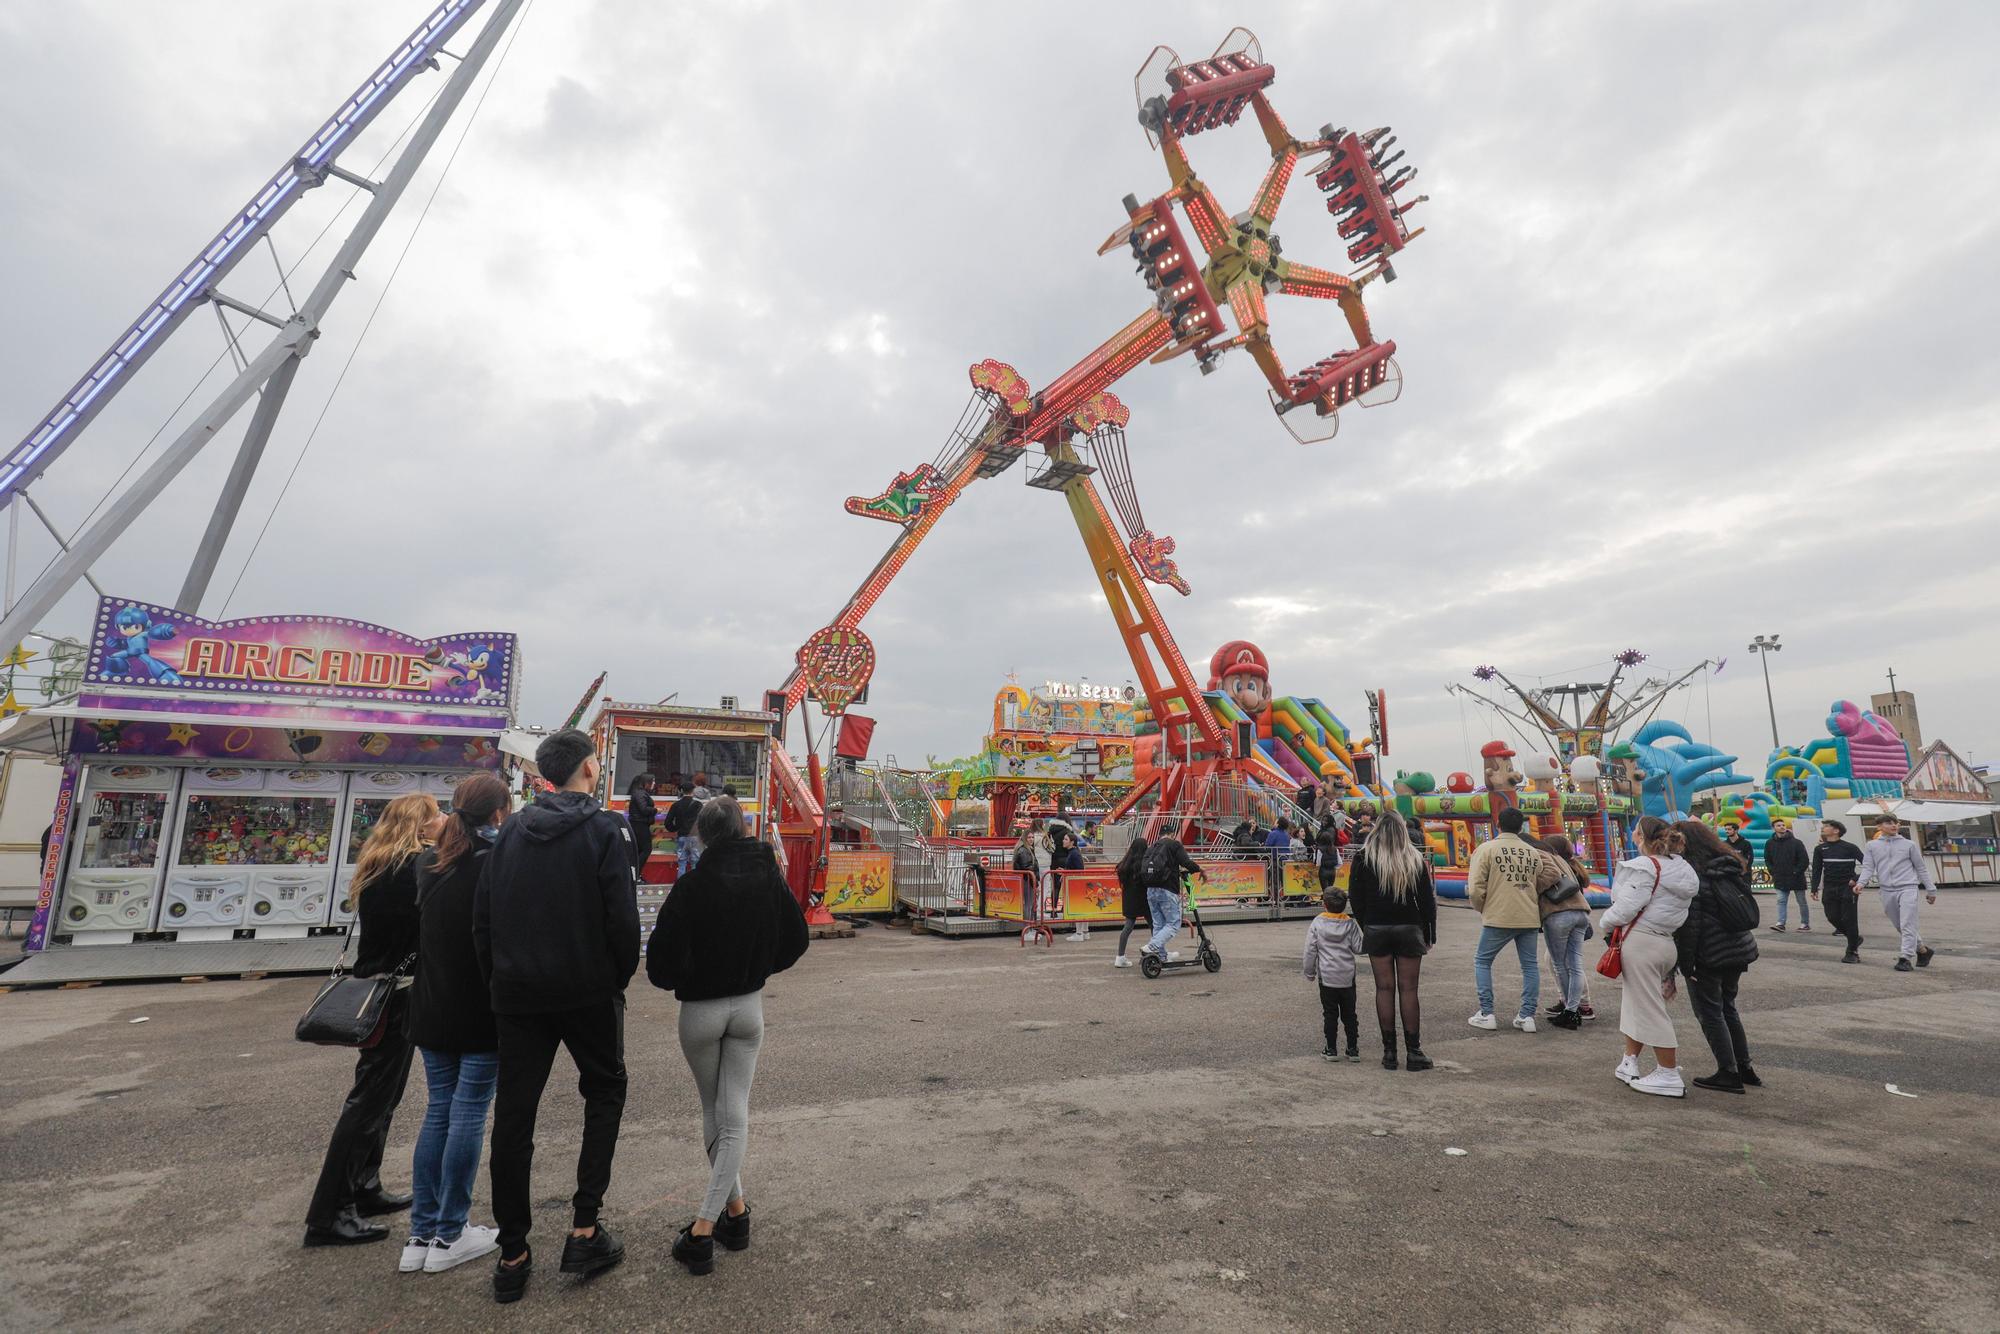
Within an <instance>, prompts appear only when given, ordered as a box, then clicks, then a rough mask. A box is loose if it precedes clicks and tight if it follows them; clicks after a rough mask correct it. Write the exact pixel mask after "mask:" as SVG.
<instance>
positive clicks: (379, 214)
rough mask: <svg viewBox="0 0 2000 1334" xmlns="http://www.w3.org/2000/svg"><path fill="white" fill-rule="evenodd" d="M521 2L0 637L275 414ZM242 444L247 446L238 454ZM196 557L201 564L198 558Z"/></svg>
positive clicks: (35, 617)
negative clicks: (270, 314) (294, 292)
mask: <svg viewBox="0 0 2000 1334" xmlns="http://www.w3.org/2000/svg"><path fill="white" fill-rule="evenodd" d="M524 3H525V0H499V3H498V4H497V5H496V6H495V7H494V10H493V15H492V17H491V18H490V19H488V20H487V23H486V26H485V27H484V28H482V29H480V31H479V36H478V37H476V38H474V39H473V42H472V45H471V46H469V47H468V48H467V49H466V52H465V55H464V57H463V58H462V59H461V60H460V61H459V63H458V65H457V66H456V67H455V68H454V69H453V70H452V72H451V77H450V78H449V79H448V80H446V82H445V86H444V88H443V89H442V90H440V91H439V93H438V96H437V101H435V102H434V103H432V104H431V108H430V110H429V111H428V112H427V113H425V115H424V118H423V120H422V121H421V123H419V124H418V126H417V128H416V131H415V132H414V133H413V134H412V135H411V136H410V142H409V145H408V146H407V147H405V148H404V149H403V152H402V155H401V156H400V157H398V158H397V159H396V165H395V166H393V167H391V168H390V169H389V174H388V175H387V176H385V177H383V178H382V180H381V181H379V182H377V183H375V184H374V186H373V187H372V190H373V195H372V198H370V200H369V201H368V207H367V208H366V209H364V210H363V211H362V214H361V217H360V219H359V220H358V221H357V222H356V223H355V224H354V230H353V231H351V232H349V233H348V235H347V240H346V241H344V242H343V243H342V244H341V247H340V250H339V253H337V254H336V255H335V256H334V257H333V260H332V262H331V263H330V264H328V265H327V268H326V271H325V272H324V273H322V274H321V275H320V278H319V281H318V282H317V283H316V284H314V286H313V290H312V292H311V293H310V294H309V295H307V297H306V299H305V301H304V303H303V304H301V305H300V307H299V310H298V313H297V314H295V315H293V316H292V317H291V318H290V319H289V320H286V321H285V322H284V324H283V327H282V328H281V329H280V330H279V332H278V335H277V337H276V338H274V339H273V340H272V341H271V343H270V344H269V345H268V346H267V347H265V349H264V350H263V351H262V352H260V353H258V354H257V355H256V356H254V357H252V358H251V359H250V361H249V363H248V364H247V365H245V366H244V368H243V369H242V370H241V371H239V372H238V373H237V375H236V378H235V379H233V380H231V381H230V383H229V384H228V385H227V386H225V387H224V388H223V390H222V392H221V393H219V394H217V395H216V396H215V398H214V399H213V400H211V401H210V403H209V405H208V406H207V407H206V408H205V409H203V410H202V412H201V415H200V416H198V417H196V418H195V419H194V420H193V421H192V422H190V423H189V424H188V426H187V429H186V430H184V431H182V432H181V433H180V435H179V436H178V437H176V438H175V440H174V442H173V443H172V444H170V445H168V446H167V448H166V450H165V452H163V453H162V454H161V455H160V457H159V458H158V459H156V460H154V462H153V463H152V465H151V466H150V467H148V468H147V469H146V471H145V472H144V473H142V474H141V475H140V477H139V479H138V480H137V481H135V482H134V483H133V484H132V485H131V486H130V487H129V488H127V489H126V490H125V491H124V492H123V493H122V494H121V495H119V497H118V498H117V499H116V500H114V501H112V502H111V503H110V504H109V505H107V506H106V507H105V509H104V513H103V514H102V515H101V516H100V517H99V518H98V519H97V521H96V522H95V523H93V524H91V525H90V527H88V528H86V529H85V530H84V531H83V532H81V533H78V534H77V536H76V538H75V539H74V540H73V541H72V542H70V544H69V546H68V549H67V550H65V551H64V552H63V553H62V555H60V556H59V557H57V559H56V560H55V561H54V562H53V563H52V564H51V565H50V566H49V568H48V570H47V572H46V573H44V574H43V575H42V577H41V578H39V579H37V580H36V581H35V582H34V583H33V584H32V585H31V586H30V587H29V588H28V589H27V591H26V592H24V593H23V594H22V595H21V599H20V601H19V602H18V603H17V604H15V605H14V606H12V607H9V608H8V609H7V611H6V614H5V617H4V619H0V642H4V643H8V644H17V643H19V642H20V641H21V640H22V639H23V638H25V637H26V636H27V635H28V634H29V633H30V632H32V631H33V630H34V628H35V626H36V625H37V624H38V623H39V622H40V621H41V619H42V618H43V617H44V616H46V615H48V613H49V612H50V611H52V610H54V608H55V605H56V604H57V603H58V602H60V601H61V600H62V598H63V596H64V595H65V594H66V593H68V592H69V590H70V589H71V588H72V587H74V586H75V585H76V582H77V580H79V579H80V578H82V577H83V576H84V573H85V571H87V570H88V569H89V567H90V565H91V564H92V563H93V562H94V561H96V560H97V558H98V557H100V556H102V555H103V554H104V553H105V551H106V550H108V549H109V548H110V546H111V544H112V543H113V542H115V541H117V540H118V538H119V537H120V536H121V535H122V534H123V533H124V532H125V530H126V528H127V527H129V526H130V525H131V524H132V522H133V521H134V520H135V519H137V518H138V517H139V515H140V514H141V513H143V512H144V511H145V509H146V507H147V506H149V505H151V504H152V503H153V501H154V500H156V499H158V498H159V495H160V493H161V492H162V491H164V490H165V489H166V487H167V485H168V483H170V482H172V481H173V480H174V478H176V477H178V476H179V475H180V473H181V471H182V470H183V469H185V468H186V467H187V465H188V464H189V463H191V462H193V461H194V458H195V456H196V455H198V454H199V453H201V451H202V449H203V448H204V447H205V446H206V445H207V444H208V442H209V441H210V440H212V439H214V438H215V435H216V433H217V432H218V431H220V430H221V429H222V428H223V427H224V426H225V425H227V424H228V422H229V419H230V418H231V417H233V416H235V415H236V413H237V412H238V411H239V410H240V409H241V408H242V407H243V405H244V404H245V403H247V402H248V401H249V400H250V398H251V396H252V395H254V394H256V393H257V392H258V391H259V390H260V389H265V388H267V387H269V388H271V389H275V390H276V391H277V392H276V393H275V394H268V395H267V398H269V399H272V400H274V401H273V402H272V403H271V410H270V418H271V420H275V418H276V415H277V410H278V408H279V407H280V406H282V403H283V399H284V390H285V389H286V388H288V387H289V385H290V383H291V377H292V376H293V375H296V374H297V370H298V363H299V361H300V360H302V359H303V358H304V357H305V355H306V354H307V353H308V352H310V351H311V350H312V345H313V343H314V341H316V340H317V339H318V338H319V336H320V328H319V324H320V320H321V319H322V318H323V317H324V316H325V315H326V312H327V310H328V309H329V308H330V307H331V306H332V305H333V302H334V298H336V297H337V296H339V294H340V292H341V289H342V288H343V287H345V286H346V284H347V283H348V282H349V281H351V280H352V279H353V278H354V273H355V266H356V265H357V264H358V263H359V262H360V260H361V256H362V254H363V252H365V251H366V250H367V248H368V244H369V242H371V241H373V240H374V239H375V236H376V234H377V233H378V232H380V231H381V230H382V224H383V223H384V222H386V221H387V220H388V217H389V213H390V212H391V211H392V210H393V209H394V208H395V206H396V202H397V201H398V200H399V199H401V198H402V195H403V191H404V190H405V189H407V188H408V186H409V184H410V180H411V178H413V177H414V176H415V175H416V173H417V168H418V167H419V166H420V165H422V163H423V160H424V157H425V155H426V154H428V153H429V152H430V149H431V146H432V145H433V144H435V143H436V142H437V138H438V136H439V135H440V134H441V133H443V132H444V127H445V124H446V122H448V121H449V120H450V119H451V116H452V113H453V112H454V111H456V110H457V109H458V104H459V103H460V102H461V101H462V100H463V99H464V97H465V94H466V91H467V90H468V89H469V88H470V87H471V86H472V82H473V79H474V78H475V77H476V76H477V75H478V73H479V71H480V69H481V68H482V67H483V66H484V65H485V63H486V60H487V58H488V57H489V56H491V55H492V54H493V48H494V47H495V46H497V45H499V42H500V35H501V34H502V33H504V32H505V31H506V30H507V28H508V26H509V25H510V24H511V23H512V22H513V21H514V18H515V16H516V15H517V14H518V13H519V12H520V9H521V6H522V5H523V4H524ZM281 371H282V372H284V373H285V374H284V378H283V379H282V380H279V379H278V378H277V377H278V376H279V374H280V372H281ZM260 415H261V414H260ZM258 425H259V423H258V421H256V420H254V419H253V421H252V423H251V436H250V438H249V439H246V441H245V450H244V452H243V453H239V455H238V457H237V463H236V466H235V467H234V468H233V469H232V470H231V473H230V478H229V488H228V489H227V490H225V494H224V497H223V504H224V505H225V506H226V507H230V508H232V509H233V507H235V506H240V505H241V503H242V492H243V490H244V489H246V488H247V487H248V486H249V482H250V475H251V473H252V471H253V470H254V468H255V466H256V458H255V453H261V451H262V448H263V445H262V442H261V441H257V443H256V450H255V451H254V452H253V451H251V450H250V449H249V446H250V444H251V443H252V441H256V437H257V431H258ZM269 432H270V421H265V422H264V423H263V434H264V436H265V438H268V436H269ZM246 454H248V455H250V456H249V457H248V458H246V457H245V455H246ZM226 536H227V530H226V529H224V530H223V531H222V532H221V533H219V534H218V533H217V532H216V531H215V526H214V525H213V524H211V525H210V532H209V533H208V534H207V535H206V536H204V538H203V539H202V548H201V551H200V552H199V553H198V554H197V556H196V563H195V568H194V569H193V570H190V571H189V574H188V581H187V584H186V585H185V586H183V588H182V590H181V596H182V598H183V599H186V598H188V597H189V596H190V594H191V593H192V594H193V595H194V596H195V597H196V598H197V600H198V598H199V595H200V593H201V592H202V591H204V590H205V589H206V587H207V583H208V573H209V572H211V571H212V570H213V568H214V562H215V559H216V558H217V557H218V556H220V554H221V542H220V540H219V539H220V538H221V537H226ZM211 547H212V548H213V549H212V550H211ZM204 561H205V562H206V565H207V570H204V569H203V568H202V567H203V563H204ZM181 610H183V611H186V610H189V608H188V607H187V606H185V605H183V606H182V607H181Z"/></svg>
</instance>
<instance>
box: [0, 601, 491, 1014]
mask: <svg viewBox="0 0 2000 1334" xmlns="http://www.w3.org/2000/svg"><path fill="white" fill-rule="evenodd" d="M515 689H516V682H515V645H514V640H513V637H512V636H510V635H502V634H473V635H448V636H444V637H441V638H437V639H423V640H419V639H414V638H411V637H410V636H407V635H403V634H400V633H398V632H396V631H393V630H387V629H384V628H382V627H380V626H374V625H369V624H366V623H364V622H360V621H353V620H344V619H339V618H333V617H318V616H271V617H256V618H249V619H245V620H238V621H228V622H221V623H214V622H207V621H202V620H199V619H197V618H194V617H189V616H184V615H181V614H179V613H177V612H175V611H173V610H172V609H170V608H165V607H157V606H153V605H150V604H146V603H139V602H133V601H127V600H122V599H104V600H101V601H100V604H99V606H98V610H97V618H96V624H95V633H94V635H93V639H92V644H91V649H90V655H89V657H88V658H87V659H86V663H85V673H84V678H83V684H82V687H81V689H80V691H79V693H78V694H77V696H76V697H75V698H74V699H73V700H70V701H66V702H63V703H60V704H56V705H52V706H50V707H47V708H42V709H37V710H34V711H33V712H32V713H29V714H26V715H23V716H21V717H19V718H17V719H15V720H14V722H13V723H12V724H11V725H10V727H9V728H8V730H7V732H6V733H4V734H0V747H6V748H8V749H18V750H24V751H33V752H39V753H43V754H48V755H51V756H54V757H56V758H58V759H60V760H61V761H62V780H61V784H60V787H59V788H58V792H57V798H56V810H55V813H54V818H53V821H52V825H53V828H52V832H51V835H50V839H49V851H48V855H47V857H46V858H45V859H44V862H43V866H42V876H41V888H40V895H39V898H38V902H37V906H36V912H35V916H34V920H33V922H32V923H31V925H30V926H29V929H28V936H27V942H26V945H27V949H28V950H29V951H30V952H31V954H30V957H29V959H28V960H27V961H26V962H24V963H23V964H21V965H20V966H19V967H17V968H16V969H15V970H13V972H12V974H11V975H10V978H9V981H10V982H16V983H23V982H25V983H32V982H34V981H36V980H38V974H39V973H41V972H48V973H50V974H51V976H50V978H49V979H47V980H72V979H83V978H86V977H98V978H105V977H127V976H132V977H143V976H173V975H179V974H194V973H203V974H206V973H216V972H230V971H237V970H239V969H254V970H257V971H293V970H299V969H309V968H315V967H322V966H328V965H330V964H331V963H332V961H333V959H334V958H335V957H336V956H337V955H338V953H339V952H340V949H341V948H342V946H343V945H344V944H345V942H346V938H347V936H348V935H349V934H350V932H351V931H352V929H353V922H354V906H353V902H352V893H351V888H352V881H353V876H354V865H355V861H356V859H357V858H358V856H359V854H360V851H361V849H362V846H363V845H364V844H365V843H366V841H367V838H368V835H369V832H370V831H371V830H372V829H373V827H374V825H375V823H376V822H377V821H378V820H379V819H380V818H381V815H382V812H383V811H384V809H386V807H387V806H388V804H389V803H390V802H391V801H393V800H394V799H395V798H397V797H399V796H404V795H408V794H411V793H428V794H429V795H430V796H432V797H433V798H434V799H436V800H437V801H438V803H439V805H440V806H441V807H444V808H446V809H448V808H449V803H450V799H451V792H452V789H453V788H454V787H455V786H456V784H457V782H458V781H459V780H460V779H462V778H464V777H465V776H467V775H468V774H471V773H473V772H476V771H479V770H482V769H484V770H497V769H498V768H499V765H500V752H499V747H498V741H499V737H500V734H501V732H502V731H504V730H505V729H506V727H507V725H508V723H509V720H510V718H511V714H512V711H513V703H514V697H515ZM216 946H222V947H225V948H224V950H223V953H221V954H219V955H217V954H214V952H213V948H212V947H216ZM230 946H235V947H242V948H248V947H252V946H255V947H261V948H260V950H259V952H257V953H256V955H255V958H254V959H253V958H252V957H251V956H250V955H248V954H244V953H241V952H240V949H239V950H238V951H237V952H231V951H230V950H229V949H228V948H226V947H230ZM121 947H122V948H121ZM198 948H209V949H210V954H209V955H204V956H203V957H202V958H201V959H199V960H194V959H192V957H191V956H189V955H186V954H185V953H184V952H185V951H190V950H195V949H198ZM140 955H144V956H145V957H144V959H141V958H140V957H139V956H140ZM210 955H213V957H210ZM321 955H324V956H325V957H324V959H321V957H320V956H321ZM56 974H61V976H60V977H57V976H56Z"/></svg>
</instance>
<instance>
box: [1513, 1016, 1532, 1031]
mask: <svg viewBox="0 0 2000 1334" xmlns="http://www.w3.org/2000/svg"><path fill="white" fill-rule="evenodd" d="M1514 1027H1516V1028H1518V1029H1520V1030H1521V1031H1522V1032H1523V1033H1532V1032H1534V1031H1535V1016H1533V1015H1532V1014H1519V1015H1515V1016H1514Z"/></svg>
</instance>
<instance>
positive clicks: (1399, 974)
mask: <svg viewBox="0 0 2000 1334" xmlns="http://www.w3.org/2000/svg"><path fill="white" fill-rule="evenodd" d="M1423 964H1424V961H1423V959H1422V958H1421V957H1417V958H1409V959H1405V958H1400V957H1398V956H1397V955H1394V954H1375V955H1371V956H1369V959H1368V965H1369V967H1371V968H1373V969H1374V970H1375V1023H1376V1025H1377V1026H1378V1027H1380V1028H1381V1030H1382V1045H1383V1046H1385V1047H1388V1048H1390V1049H1391V1050H1393V1049H1394V1048H1395V1046H1396V996H1397V993H1398V992H1401V993H1402V1009H1403V1040H1404V1041H1406V1042H1408V1043H1409V1044H1410V1045H1411V1046H1412V1047H1414V1046H1416V1045H1417V1036H1418V1034H1419V1033H1420V1032H1422V1030H1423V1025H1422V1019H1423V1013H1422V1011H1421V1010H1420V1009H1419V1008H1418V1006H1417V974H1418V972H1419V971H1420V970H1421V969H1422V968H1423Z"/></svg>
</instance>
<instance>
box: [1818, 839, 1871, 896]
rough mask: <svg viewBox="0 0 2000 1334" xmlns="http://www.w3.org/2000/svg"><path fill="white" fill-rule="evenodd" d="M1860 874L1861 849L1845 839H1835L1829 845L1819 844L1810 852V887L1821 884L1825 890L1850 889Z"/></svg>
mask: <svg viewBox="0 0 2000 1334" xmlns="http://www.w3.org/2000/svg"><path fill="white" fill-rule="evenodd" d="M1860 874H1861V849H1859V848H1857V847H1855V846H1854V845H1853V844H1852V843H1849V842H1848V841H1847V840H1846V839H1844V838H1841V839H1835V840H1834V841H1833V842H1831V843H1821V844H1818V845H1817V846H1815V847H1814V848H1813V851H1812V887H1813V888H1814V889H1818V888H1820V887H1821V885H1822V884H1824V886H1825V887H1826V888H1827V889H1852V888H1854V880H1855V877H1856V876H1858V875H1860Z"/></svg>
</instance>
